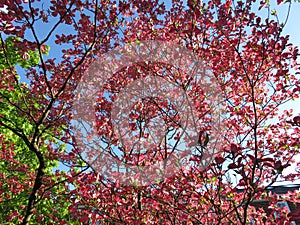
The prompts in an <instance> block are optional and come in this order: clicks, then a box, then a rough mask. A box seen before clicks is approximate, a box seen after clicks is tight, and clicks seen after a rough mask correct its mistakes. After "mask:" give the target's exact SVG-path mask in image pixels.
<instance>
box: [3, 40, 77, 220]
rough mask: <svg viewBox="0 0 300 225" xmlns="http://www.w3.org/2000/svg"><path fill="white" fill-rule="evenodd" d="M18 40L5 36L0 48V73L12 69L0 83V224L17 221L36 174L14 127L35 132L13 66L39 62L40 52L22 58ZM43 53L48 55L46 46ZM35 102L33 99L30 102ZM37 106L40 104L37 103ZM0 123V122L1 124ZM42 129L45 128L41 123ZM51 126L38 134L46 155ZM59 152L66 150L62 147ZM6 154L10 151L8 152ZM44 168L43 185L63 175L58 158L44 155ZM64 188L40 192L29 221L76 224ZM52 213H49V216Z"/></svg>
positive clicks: (28, 133) (34, 164)
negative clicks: (58, 169)
mask: <svg viewBox="0 0 300 225" xmlns="http://www.w3.org/2000/svg"><path fill="white" fill-rule="evenodd" d="M18 41H20V38H17V37H13V36H11V37H8V38H7V39H6V40H5V41H4V48H5V50H3V48H2V50H0V74H1V77H4V76H5V75H6V76H7V74H6V72H3V70H6V69H11V68H13V70H10V71H9V73H10V75H12V76H13V77H14V78H15V79H14V80H13V79H2V80H1V83H0V85H2V88H0V122H1V123H2V125H3V124H5V126H1V125H0V224H10V225H13V224H18V223H20V221H18V218H20V215H23V214H24V212H25V209H26V206H27V202H28V197H29V195H30V193H31V190H32V188H33V184H34V180H35V174H36V171H37V168H38V167H39V161H38V158H37V156H36V155H35V153H34V152H33V151H31V150H30V149H29V147H28V145H27V144H26V143H25V142H24V140H23V139H22V137H20V136H19V135H17V134H16V132H14V131H13V130H15V131H17V132H19V133H20V134H22V135H24V136H25V137H30V136H32V134H33V133H34V132H35V123H34V122H33V121H32V120H30V118H29V117H28V114H26V112H28V111H29V110H28V105H27V104H26V99H28V96H29V93H30V91H29V89H28V86H27V84H26V83H20V81H19V79H20V77H19V76H17V72H16V70H15V66H16V65H17V64H18V65H19V66H21V67H22V68H25V69H28V68H30V67H34V66H37V65H38V64H39V63H40V56H39V51H38V50H35V51H32V50H28V51H27V52H23V53H22V54H23V55H24V54H25V55H26V56H27V59H24V58H23V57H22V56H21V55H20V52H21V51H20V50H19V49H18V48H15V42H18ZM44 49H46V50H45V51H44V52H43V54H48V52H49V47H47V46H46V47H45V48H44ZM33 102H34V101H33ZM34 104H37V106H36V108H38V107H39V105H38V103H37V102H34ZM1 123H0V124H1ZM41 128H42V129H43V128H44V127H42V126H41ZM51 132H52V131H51V129H49V131H48V132H45V133H43V134H42V135H41V137H40V138H41V139H43V140H44V143H43V144H42V145H41V146H39V148H40V151H41V152H43V153H44V154H49V148H51V147H52V146H51V144H49V143H56V142H57V141H56V140H55V138H54V137H53V136H52V135H49V134H50V133H51ZM59 149H60V150H59V151H65V146H61V147H60V148H59ZM8 153H9V154H8ZM45 160H46V162H45V164H46V169H45V177H46V178H47V179H46V180H45V181H43V182H44V183H45V184H47V185H48V184H49V185H48V186H51V185H52V184H55V183H58V182H60V181H61V179H62V178H60V177H59V176H54V175H53V170H54V168H55V167H57V166H58V160H56V159H51V158H45ZM66 190H67V188H66V187H65V185H62V184H60V185H54V186H53V187H52V188H51V190H50V191H47V192H45V193H43V194H42V193H39V194H40V195H42V196H43V200H42V201H40V202H39V203H38V204H37V206H36V212H37V213H35V215H34V216H33V217H32V220H31V223H30V224H36V225H38V224H57V221H58V220H60V221H66V223H67V224H76V222H74V221H72V218H71V217H70V213H69V210H68V208H69V204H70V203H68V202H67V201H65V200H64V199H62V197H59V196H64V193H65V192H66ZM49 215H51V216H49Z"/></svg>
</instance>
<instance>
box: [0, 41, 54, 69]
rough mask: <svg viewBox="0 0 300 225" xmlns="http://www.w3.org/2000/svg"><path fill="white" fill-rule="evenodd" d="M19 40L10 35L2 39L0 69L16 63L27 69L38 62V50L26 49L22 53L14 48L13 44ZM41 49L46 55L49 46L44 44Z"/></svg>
mask: <svg viewBox="0 0 300 225" xmlns="http://www.w3.org/2000/svg"><path fill="white" fill-rule="evenodd" d="M20 40H21V39H20V38H18V37H14V36H10V37H8V38H6V40H5V41H4V49H3V47H2V48H1V49H0V70H4V69H6V68H7V67H10V66H15V65H17V64H18V65H19V66H21V67H22V68H25V69H29V68H30V67H34V66H37V65H38V64H39V62H40V54H39V51H38V50H35V51H32V50H28V51H27V52H23V53H22V51H21V50H20V49H19V48H16V46H15V44H16V42H19V41H20ZM43 49H44V51H43V52H42V53H43V54H44V55H48V53H49V50H50V47H49V46H44V48H43Z"/></svg>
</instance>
